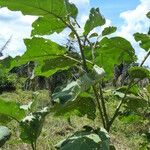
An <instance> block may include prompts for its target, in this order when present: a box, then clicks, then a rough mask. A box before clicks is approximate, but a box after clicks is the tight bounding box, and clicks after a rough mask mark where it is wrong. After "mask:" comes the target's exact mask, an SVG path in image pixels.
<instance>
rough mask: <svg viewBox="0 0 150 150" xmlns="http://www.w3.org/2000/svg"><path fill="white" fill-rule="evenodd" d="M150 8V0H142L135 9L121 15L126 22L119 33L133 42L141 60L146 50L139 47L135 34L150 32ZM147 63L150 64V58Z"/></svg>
mask: <svg viewBox="0 0 150 150" xmlns="http://www.w3.org/2000/svg"><path fill="white" fill-rule="evenodd" d="M149 10H150V0H140V4H139V5H138V6H137V7H136V8H135V9H134V10H129V11H126V12H123V13H121V14H120V17H121V18H122V19H123V20H124V24H123V25H122V26H121V28H120V31H119V32H118V33H117V35H119V36H123V37H125V38H127V39H128V40H129V41H131V43H133V46H134V47H135V49H136V53H137V55H138V58H139V62H141V61H142V59H143V57H144V56H145V52H144V50H142V49H141V48H139V46H138V45H137V43H136V42H135V40H134V38H133V34H134V33H136V32H140V33H147V32H148V28H149V26H150V24H149V19H148V18H147V17H146V14H147V12H148V11H149ZM145 64H146V65H150V58H149V59H148V60H147V62H146V63H145Z"/></svg>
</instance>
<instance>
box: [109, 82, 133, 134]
mask: <svg viewBox="0 0 150 150" xmlns="http://www.w3.org/2000/svg"><path fill="white" fill-rule="evenodd" d="M133 82H134V80H131V82H130V84H129V86H128V88H127V90H126V92H125V95H124V97H123V98H122V100H121V101H120V103H119V105H118V106H117V108H116V110H115V113H114V115H113V117H112V119H111V120H110V121H109V123H108V132H109V131H110V128H111V126H112V124H113V122H114V120H115V119H116V117H117V116H118V113H119V111H120V108H121V106H122V104H123V102H124V100H125V99H126V96H127V93H128V91H129V90H130V88H131V86H132V83H133Z"/></svg>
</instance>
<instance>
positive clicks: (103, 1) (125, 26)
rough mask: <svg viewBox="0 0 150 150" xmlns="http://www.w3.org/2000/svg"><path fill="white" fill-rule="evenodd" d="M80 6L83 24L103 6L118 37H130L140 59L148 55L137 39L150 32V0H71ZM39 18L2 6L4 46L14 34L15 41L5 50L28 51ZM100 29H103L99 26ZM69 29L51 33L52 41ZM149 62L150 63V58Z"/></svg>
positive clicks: (0, 34)
mask: <svg viewBox="0 0 150 150" xmlns="http://www.w3.org/2000/svg"><path fill="white" fill-rule="evenodd" d="M70 1H71V2H73V3H75V4H76V6H77V7H78V8H79V12H80V13H79V15H78V21H79V23H80V24H81V26H83V25H84V23H85V22H86V20H87V19H88V15H89V10H90V8H91V7H99V8H100V12H101V14H102V15H103V16H104V17H105V18H106V25H105V26H104V27H106V26H116V27H117V32H116V33H115V34H114V36H123V37H124V38H126V39H127V40H129V41H130V42H131V43H132V45H133V47H134V48H135V51H136V54H137V56H138V59H139V60H138V62H141V61H142V59H143V57H144V56H145V52H144V50H142V49H141V48H140V47H139V46H138V44H137V43H136V42H135V40H134V38H133V34H134V33H136V32H141V33H147V31H148V28H149V26H150V20H148V19H147V18H146V16H145V14H146V13H147V12H148V11H150V0H70ZM35 19H36V17H34V16H23V15H22V14H21V12H12V11H9V10H8V9H7V8H1V9H0V29H1V30H0V46H2V45H4V43H5V42H6V41H7V40H8V39H9V37H10V36H12V39H11V42H10V44H9V45H8V47H7V48H6V50H5V51H4V54H5V55H11V56H16V55H21V54H23V53H24V52H25V49H26V48H25V45H24V43H23V39H24V38H29V37H30V32H31V29H32V27H31V24H32V22H33V21H34V20H35ZM95 31H96V32H100V31H101V30H100V29H95ZM68 33H69V31H68V30H64V31H63V32H62V33H60V35H57V34H54V35H52V36H50V37H49V38H51V39H52V40H54V41H55V40H58V38H60V37H61V39H60V40H59V41H65V40H66V34H68ZM145 65H149V66H150V58H149V59H148V60H147V61H146V63H145Z"/></svg>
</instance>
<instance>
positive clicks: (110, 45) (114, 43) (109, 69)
mask: <svg viewBox="0 0 150 150" xmlns="http://www.w3.org/2000/svg"><path fill="white" fill-rule="evenodd" d="M135 60H136V57H135V52H134V49H133V47H132V46H131V44H130V42H129V41H127V40H126V39H124V38H122V37H113V38H107V37H105V38H103V39H102V40H101V41H100V42H99V48H97V49H96V64H97V65H99V66H100V67H103V68H104V70H105V71H106V75H107V78H110V77H112V75H113V72H114V66H115V65H116V64H120V63H122V62H126V63H131V62H133V61H135Z"/></svg>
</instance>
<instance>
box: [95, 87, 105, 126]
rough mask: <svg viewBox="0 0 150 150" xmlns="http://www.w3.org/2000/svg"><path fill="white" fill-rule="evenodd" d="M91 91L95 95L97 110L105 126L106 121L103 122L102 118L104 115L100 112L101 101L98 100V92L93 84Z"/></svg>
mask: <svg viewBox="0 0 150 150" xmlns="http://www.w3.org/2000/svg"><path fill="white" fill-rule="evenodd" d="M93 91H94V95H95V99H96V103H97V107H98V111H99V113H100V117H101V119H102V123H103V127H104V128H106V122H105V118H104V115H103V112H102V107H101V103H100V101H99V95H98V92H97V90H96V87H95V86H93Z"/></svg>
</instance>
